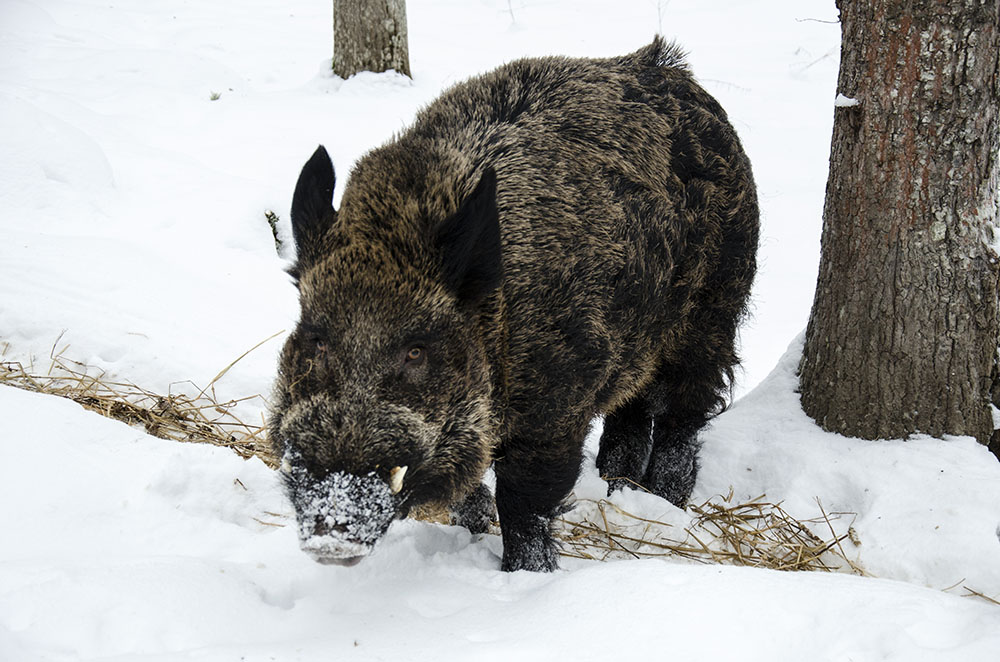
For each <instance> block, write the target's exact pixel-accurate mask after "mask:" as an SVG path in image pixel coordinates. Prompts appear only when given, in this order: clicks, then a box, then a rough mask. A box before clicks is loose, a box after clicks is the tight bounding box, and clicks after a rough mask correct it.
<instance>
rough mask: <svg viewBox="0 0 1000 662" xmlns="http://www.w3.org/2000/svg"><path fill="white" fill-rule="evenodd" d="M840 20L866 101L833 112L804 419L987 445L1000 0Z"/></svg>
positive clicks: (993, 372) (878, 433)
mask: <svg viewBox="0 0 1000 662" xmlns="http://www.w3.org/2000/svg"><path fill="white" fill-rule="evenodd" d="M837 7H838V8H839V9H840V16H841V25H842V45H841V64H840V75H839V80H838V83H837V85H838V90H837V91H838V93H839V94H840V95H843V97H844V98H847V99H856V100H857V101H858V103H857V104H856V105H851V104H844V103H841V104H838V105H837V107H836V108H835V111H834V112H835V115H834V130H833V143H832V148H831V155H830V175H829V180H828V182H827V190H826V206H825V209H824V212H823V239H822V257H821V263H820V271H819V278H818V282H817V287H816V297H815V300H814V303H813V310H812V314H811V317H810V320H809V326H808V329H807V332H806V345H805V351H804V353H803V358H802V363H801V364H800V380H801V392H802V405H803V408H804V409H805V411H806V412H807V413H808V414H809V415H810V416H812V417H813V418H814V419H816V420H817V421H818V422H819V423H820V424H821V425H822V426H823V427H824V428H826V429H828V430H833V431H837V432H840V433H842V434H846V435H851V436H858V437H864V438H868V439H878V438H900V437H906V436H908V435H909V434H912V433H915V432H923V433H927V434H931V435H935V436H939V435H942V434H966V435H972V436H975V437H976V438H977V439H979V440H980V441H982V442H983V443H989V442H990V439H991V435H993V433H994V430H993V428H994V425H993V417H992V413H991V407H990V402H991V391H996V390H997V389H996V385H997V346H998V339H1000V337H998V329H1000V322H998V282H1000V281H998V274H1000V269H998V260H997V253H996V246H997V244H998V243H1000V242H998V241H997V227H996V225H997V220H998V203H997V187H998V162H997V151H998V147H1000V135H998V124H997V115H998V106H1000V0H942V1H940V2H911V1H902V0H870V1H868V2H857V1H852V0H837ZM838 98H839V97H838ZM996 441H997V440H996V438H994V440H993V444H991V448H993V449H994V452H997V450H998V449H997V443H996Z"/></svg>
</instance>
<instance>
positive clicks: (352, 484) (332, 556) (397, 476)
mask: <svg viewBox="0 0 1000 662" xmlns="http://www.w3.org/2000/svg"><path fill="white" fill-rule="evenodd" d="M281 468H282V472H283V474H284V479H285V486H286V489H287V491H288V495H289V497H290V498H291V500H292V503H293V504H294V505H295V514H296V521H297V524H298V534H299V544H300V545H301V547H302V550H303V551H304V552H306V553H307V554H309V556H311V557H312V558H313V559H315V560H316V561H318V562H320V563H325V564H336V565H354V564H355V563H357V562H358V561H360V560H361V559H362V558H364V557H365V556H367V555H368V554H369V553H370V552H371V550H372V548H373V547H374V545H375V543H376V542H378V540H379V539H380V538H381V537H382V536H383V535H384V534H385V532H386V530H387V529H388V528H389V525H390V524H391V523H392V520H393V519H395V518H396V516H397V513H398V506H399V503H400V500H401V499H400V496H399V493H400V492H401V491H402V488H403V480H404V478H405V476H406V471H407V467H405V466H401V467H393V468H392V469H391V470H390V473H389V482H388V483H387V482H386V481H385V480H383V479H382V478H381V477H380V476H379V475H378V474H377V473H376V472H371V473H369V474H367V475H365V476H356V475H354V474H350V473H347V472H343V471H338V472H335V473H331V474H328V475H326V476H324V477H323V478H322V479H316V478H315V477H314V476H312V475H310V472H309V471H308V469H306V467H305V464H304V462H303V461H302V458H301V456H299V455H298V454H297V453H296V452H294V451H289V452H286V454H285V458H284V459H283V461H282V467H281Z"/></svg>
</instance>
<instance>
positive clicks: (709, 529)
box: [557, 493, 864, 574]
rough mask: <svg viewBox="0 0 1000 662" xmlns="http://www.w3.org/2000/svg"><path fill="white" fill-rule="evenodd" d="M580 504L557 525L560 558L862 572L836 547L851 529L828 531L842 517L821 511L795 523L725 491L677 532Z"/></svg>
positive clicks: (602, 503)
mask: <svg viewBox="0 0 1000 662" xmlns="http://www.w3.org/2000/svg"><path fill="white" fill-rule="evenodd" d="M578 503H579V502H578ZM582 503H584V504H585V505H586V504H589V506H590V507H589V508H588V507H584V508H582V509H578V510H580V511H582V517H581V518H580V519H579V520H567V519H560V520H559V524H560V527H561V528H560V529H559V530H558V532H557V538H558V539H559V540H560V541H561V543H562V545H563V551H562V554H563V555H564V556H570V557H574V558H583V559H594V560H600V561H603V560H608V559H611V558H644V557H658V556H671V557H679V558H683V559H688V560H692V561H696V562H702V563H722V564H727V565H743V566H750V567H755V568H771V569H774V570H820V571H825V572H830V571H847V572H853V573H855V574H864V571H863V570H862V569H861V568H860V567H859V566H858V565H857V564H856V563H855V562H854V561H852V560H851V559H850V558H849V556H848V555H847V553H846V551H845V550H844V548H843V546H842V543H843V541H844V540H845V539H847V540H848V541H851V539H852V538H851V535H852V533H853V530H852V529H850V528H848V530H847V531H846V532H844V533H842V534H837V533H836V531H835V529H834V525H833V523H834V522H835V521H837V520H839V519H840V518H841V517H842V516H844V515H846V514H847V513H834V514H833V515H832V516H831V515H829V514H827V513H826V511H825V510H824V509H823V508H822V505H820V512H821V516H819V517H816V518H813V519H808V520H798V519H795V518H794V517H792V516H791V515H789V514H788V513H787V512H786V511H785V510H784V509H783V508H782V507H781V504H778V503H771V502H768V501H766V500H765V498H764V497H763V496H761V497H758V498H756V499H752V500H750V501H747V502H744V503H734V502H733V494H732V493H730V494H729V495H728V496H723V497H716V498H714V499H709V500H708V501H705V502H704V503H702V504H699V505H692V506H689V507H688V512H689V513H691V514H692V515H694V519H693V521H692V522H691V523H690V524H688V525H687V526H685V527H684V528H678V527H676V526H673V525H671V524H670V523H669V522H666V521H659V520H652V519H648V518H645V517H639V516H637V515H633V514H632V513H629V512H627V511H625V510H623V509H622V508H620V507H619V506H617V505H615V504H614V503H611V502H610V501H607V500H606V499H601V500H599V501H593V500H584V501H583V502H582ZM814 528H824V529H827V530H829V531H830V537H827V538H822V537H820V536H819V535H817V534H816V533H815V532H814V531H813V529H814ZM675 532H676V533H675Z"/></svg>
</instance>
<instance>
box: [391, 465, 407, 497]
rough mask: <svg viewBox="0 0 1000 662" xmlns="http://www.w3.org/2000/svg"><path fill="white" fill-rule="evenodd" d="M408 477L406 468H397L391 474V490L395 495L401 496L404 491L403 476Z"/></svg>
mask: <svg viewBox="0 0 1000 662" xmlns="http://www.w3.org/2000/svg"><path fill="white" fill-rule="evenodd" d="M405 475H406V467H396V468H395V469H393V470H392V471H390V472H389V489H390V490H392V493H393V494H399V492H400V490H402V489H403V476H405Z"/></svg>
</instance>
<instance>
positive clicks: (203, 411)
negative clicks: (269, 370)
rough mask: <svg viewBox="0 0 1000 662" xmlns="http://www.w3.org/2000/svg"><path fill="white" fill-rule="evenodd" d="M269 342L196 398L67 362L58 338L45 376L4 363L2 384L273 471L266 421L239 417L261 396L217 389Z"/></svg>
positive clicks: (29, 367)
mask: <svg viewBox="0 0 1000 662" xmlns="http://www.w3.org/2000/svg"><path fill="white" fill-rule="evenodd" d="M275 335H278V334H275ZM273 337H275V336H271V338H273ZM271 338H268V339H267V340H270V339H271ZM267 340H264V341H262V342H260V343H258V344H257V345H256V346H255V347H254V348H252V349H250V350H248V351H247V352H244V353H243V355H241V356H240V357H239V358H237V359H236V360H235V361H233V362H232V363H230V364H229V365H228V366H226V367H225V368H224V369H223V370H222V371H221V372H220V373H219V374H218V375H216V377H215V378H214V379H213V380H212V381H211V382H210V383H209V384H208V386H206V387H205V388H203V389H198V387H197V386H194V385H193V384H192V386H193V387H194V389H195V390H197V391H198V394H197V395H194V396H189V395H186V394H183V393H168V394H166V395H164V394H159V393H153V392H151V391H148V390H146V389H144V388H142V387H140V386H137V385H136V384H133V383H132V382H127V381H117V380H114V379H111V378H110V377H109V376H108V375H107V374H106V373H105V372H103V371H101V372H96V373H95V372H94V371H93V370H91V369H88V367H87V366H86V365H84V364H82V363H79V362H77V361H73V360H71V359H67V358H65V357H64V356H63V354H64V352H65V351H66V349H67V348H68V346H67V347H63V348H62V349H60V350H58V351H57V350H56V347H57V346H58V343H59V339H57V340H56V343H55V344H54V345H53V347H52V351H51V352H50V354H49V366H48V368H47V369H46V370H45V371H44V372H43V371H38V370H35V368H34V365H33V364H31V365H27V366H25V365H23V364H21V363H20V362H18V361H0V384H4V385H8V386H14V387H17V388H21V389H25V390H28V391H35V392H38V393H48V394H50V395H58V396H61V397H64V398H68V399H70V400H73V401H74V402H77V403H79V404H80V405H82V406H83V407H85V408H86V409H89V410H91V411H95V412H97V413H99V414H103V415H104V416H107V417H109V418H114V419H116V420H119V421H123V422H125V423H127V424H129V425H141V426H142V427H143V429H145V431H146V432H147V433H149V434H151V435H153V436H154V437H159V438H161V439H172V440H174V441H192V442H201V443H209V444H214V445H216V446H225V447H226V448H231V449H232V450H234V451H235V452H236V453H238V454H239V455H240V456H241V457H244V458H249V457H251V456H257V457H259V458H261V459H262V460H263V461H264V462H266V463H267V464H268V465H269V466H271V467H274V466H277V462H276V460H275V457H274V455H273V454H272V453H271V450H270V447H269V446H268V444H267V438H266V434H265V431H264V425H263V422H262V423H261V424H260V425H257V424H253V423H247V422H245V421H243V420H240V419H239V418H238V417H237V416H236V413H235V409H236V407H237V405H239V404H240V403H243V402H248V401H252V400H257V399H261V400H263V398H261V396H259V395H255V396H250V397H244V398H237V399H234V400H224V401H219V399H218V398H217V397H216V394H215V388H214V386H215V383H216V382H217V381H218V380H219V379H220V378H222V376H223V375H225V374H226V373H227V372H228V371H229V369H230V368H232V367H233V365H235V364H236V363H237V362H238V361H239V360H240V359H242V358H243V357H244V356H246V355H247V354H249V353H250V352H251V351H253V349H256V348H257V347H259V346H260V345H262V344H263V343H264V342H267ZM7 350H8V346H6V345H5V346H4V348H3V352H2V354H0V356H5V355H6V353H7Z"/></svg>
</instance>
